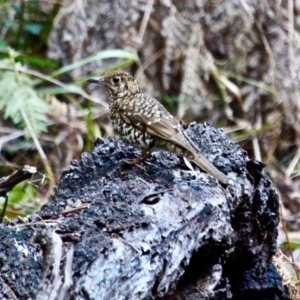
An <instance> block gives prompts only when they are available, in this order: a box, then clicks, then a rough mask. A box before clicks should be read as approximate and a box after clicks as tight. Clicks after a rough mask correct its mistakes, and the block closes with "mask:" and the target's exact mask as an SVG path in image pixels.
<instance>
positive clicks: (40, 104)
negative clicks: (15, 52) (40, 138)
mask: <svg viewBox="0 0 300 300" xmlns="http://www.w3.org/2000/svg"><path fill="white" fill-rule="evenodd" d="M1 67H2V68H7V67H11V62H10V61H9V60H1V61H0V91H1V93H0V110H4V117H5V118H6V119H8V118H10V119H11V120H12V121H13V122H14V124H16V125H17V126H19V127H20V128H22V129H24V130H25V134H26V136H27V137H30V136H31V134H30V130H29V128H28V127H27V126H26V123H25V120H24V114H26V115H27V117H28V119H29V122H30V124H31V127H32V130H33V131H34V133H35V134H36V135H39V134H40V133H41V132H42V131H46V116H45V113H46V112H47V110H48V108H49V106H48V104H47V103H46V102H45V101H44V100H43V99H41V98H40V97H39V96H38V95H37V93H36V91H35V90H34V89H33V87H32V80H31V78H30V77H29V76H28V75H26V74H23V73H19V72H18V71H17V70H16V71H15V72H13V71H10V70H1ZM14 67H15V68H18V65H17V64H16V65H15V66H14Z"/></svg>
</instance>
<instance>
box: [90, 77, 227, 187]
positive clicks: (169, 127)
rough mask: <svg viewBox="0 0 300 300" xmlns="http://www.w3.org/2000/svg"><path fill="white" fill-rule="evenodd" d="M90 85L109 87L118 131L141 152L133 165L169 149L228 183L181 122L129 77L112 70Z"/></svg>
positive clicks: (111, 107)
mask: <svg viewBox="0 0 300 300" xmlns="http://www.w3.org/2000/svg"><path fill="white" fill-rule="evenodd" d="M88 82H91V83H99V84H103V85H104V86H105V87H106V89H107V91H108V93H109V101H110V102H109V107H110V118H111V121H112V124H113V126H114V129H115V131H116V132H117V134H118V135H120V137H121V138H122V139H123V140H124V141H125V142H127V143H129V144H132V145H134V146H136V147H138V148H140V149H142V154H141V156H140V157H138V158H137V159H135V160H134V161H132V163H134V164H136V163H139V162H141V161H143V160H145V159H146V158H147V157H149V156H150V154H151V152H153V151H158V150H166V151H170V152H173V153H175V154H177V155H179V156H182V157H186V158H188V159H189V160H191V161H193V162H194V163H195V164H196V165H198V166H199V167H200V168H202V169H204V170H205V171H206V172H208V173H210V174H211V175H213V176H214V177H216V178H217V179H218V180H219V181H220V182H221V183H227V177H226V176H225V175H224V174H223V173H221V172H220V171H219V170H218V169H217V168H216V167H214V166H213V165H212V164H211V163H210V162H209V161H208V160H207V159H205V158H204V157H203V156H202V154H201V153H200V151H199V150H198V149H197V147H196V145H195V144H194V143H193V142H192V141H191V139H190V138H189V137H188V136H187V135H186V133H185V132H184V129H183V127H182V126H181V124H180V123H179V121H178V120H176V119H175V118H174V117H173V116H172V115H171V114H170V113H169V112H168V111H167V110H166V109H165V108H164V107H163V106H162V105H161V104H160V103H159V102H158V101H157V100H156V99H154V98H153V97H151V96H149V95H148V94H146V93H145V92H143V91H142V90H141V89H140V87H139V84H138V82H137V81H136V80H135V79H134V78H133V77H132V76H131V75H130V74H128V73H127V72H124V71H111V72H108V73H106V74H105V75H104V76H103V77H99V78H91V79H89V80H88Z"/></svg>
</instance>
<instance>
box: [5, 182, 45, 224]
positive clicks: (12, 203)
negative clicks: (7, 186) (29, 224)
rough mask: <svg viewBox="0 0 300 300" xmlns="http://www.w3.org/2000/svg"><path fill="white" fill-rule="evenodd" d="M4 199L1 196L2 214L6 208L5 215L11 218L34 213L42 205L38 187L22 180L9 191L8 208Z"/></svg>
mask: <svg viewBox="0 0 300 300" xmlns="http://www.w3.org/2000/svg"><path fill="white" fill-rule="evenodd" d="M4 201H5V199H4V198H1V197H0V214H1V215H3V209H5V212H4V213H5V216H6V217H7V218H9V219H12V218H15V217H16V216H23V215H26V214H29V213H33V212H35V211H37V210H38V209H39V206H40V203H39V198H37V189H36V187H35V186H33V185H32V184H30V183H29V182H28V181H23V182H20V183H19V184H17V185H16V186H15V187H14V188H13V189H12V190H11V191H10V192H9V193H8V199H7V206H6V208H4V204H5V203H4Z"/></svg>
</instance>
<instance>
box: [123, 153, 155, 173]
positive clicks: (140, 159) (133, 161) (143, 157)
mask: <svg viewBox="0 0 300 300" xmlns="http://www.w3.org/2000/svg"><path fill="white" fill-rule="evenodd" d="M150 155H151V152H150V151H147V150H145V149H144V150H142V153H141V155H140V156H138V157H137V158H135V159H123V160H122V161H123V162H125V163H126V164H129V165H135V166H137V167H139V168H141V169H142V170H144V169H143V168H142V167H141V166H139V163H141V162H143V161H145V160H146V159H147V158H148V157H149V156H150Z"/></svg>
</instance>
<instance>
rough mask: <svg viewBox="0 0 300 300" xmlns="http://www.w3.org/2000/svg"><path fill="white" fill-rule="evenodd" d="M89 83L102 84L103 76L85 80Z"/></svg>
mask: <svg viewBox="0 0 300 300" xmlns="http://www.w3.org/2000/svg"><path fill="white" fill-rule="evenodd" d="M87 81H88V82H89V83H101V84H104V83H105V80H104V78H103V77H94V78H90V79H88V80H87Z"/></svg>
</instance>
